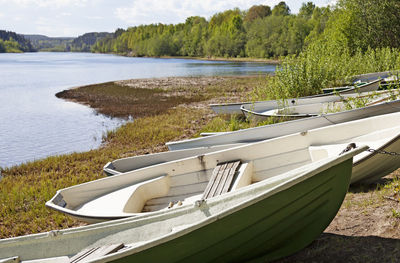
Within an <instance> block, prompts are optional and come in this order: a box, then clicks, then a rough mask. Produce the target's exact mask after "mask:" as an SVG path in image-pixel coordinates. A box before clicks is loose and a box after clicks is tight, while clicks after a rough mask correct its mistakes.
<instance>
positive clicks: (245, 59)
mask: <svg viewBox="0 0 400 263" xmlns="http://www.w3.org/2000/svg"><path fill="white" fill-rule="evenodd" d="M97 54H109V53H97ZM112 54H114V55H118V56H125V57H137V58H173V59H195V60H205V61H227V62H255V63H267V64H274V65H278V64H281V63H282V61H281V60H280V59H272V58H251V57H236V58H234V57H190V56H159V57H152V56H140V57H138V56H134V55H132V54H130V53H127V54H120V53H112Z"/></svg>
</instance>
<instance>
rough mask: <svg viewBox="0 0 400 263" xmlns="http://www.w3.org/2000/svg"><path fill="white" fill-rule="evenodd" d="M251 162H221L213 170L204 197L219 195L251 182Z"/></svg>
mask: <svg viewBox="0 0 400 263" xmlns="http://www.w3.org/2000/svg"><path fill="white" fill-rule="evenodd" d="M251 177H252V176H251V163H243V164H242V163H241V161H240V160H237V161H230V162H225V163H219V164H218V165H217V166H216V167H215V168H214V170H213V172H212V175H211V178H210V180H209V182H208V184H207V186H206V189H205V190H204V193H203V196H202V199H204V200H205V199H208V198H211V197H214V196H218V195H221V194H224V193H227V192H229V191H232V190H235V189H238V188H240V187H243V186H246V185H249V184H250V183H251Z"/></svg>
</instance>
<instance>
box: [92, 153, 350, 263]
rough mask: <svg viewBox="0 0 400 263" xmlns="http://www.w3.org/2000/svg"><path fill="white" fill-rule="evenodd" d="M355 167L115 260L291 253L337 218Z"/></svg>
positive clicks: (259, 257)
mask: <svg viewBox="0 0 400 263" xmlns="http://www.w3.org/2000/svg"><path fill="white" fill-rule="evenodd" d="M351 167H352V160H351V159H349V160H347V161H345V162H343V163H341V164H338V165H335V166H333V167H331V168H329V169H327V170H325V171H323V172H321V173H319V174H318V175H315V176H313V177H311V178H308V179H306V180H305V181H303V182H301V183H298V184H296V185H295V186H292V187H290V188H288V189H286V190H283V191H281V192H279V193H277V194H275V195H274V196H272V197H269V198H266V199H261V200H259V201H258V202H256V203H254V204H252V205H250V206H248V207H245V208H243V209H241V210H239V211H236V212H234V213H232V214H229V215H226V216H223V217H220V218H218V219H217V220H216V221H214V222H212V223H210V224H208V225H206V226H203V227H201V228H198V229H196V230H194V231H190V232H188V233H186V234H184V235H182V236H180V237H177V238H175V239H172V240H170V241H167V242H164V243H162V244H159V245H157V246H154V247H150V248H147V249H144V250H141V251H137V252H136V251H135V250H133V251H127V253H125V254H120V255H119V256H118V257H119V258H115V257H111V258H110V259H109V260H110V261H112V262H244V261H248V260H256V261H263V262H264V261H272V260H276V259H279V258H282V257H285V256H288V255H291V254H293V253H295V252H296V251H299V250H300V249H302V248H304V247H305V246H307V245H308V244H310V243H311V242H312V241H313V240H314V239H315V238H317V237H318V236H319V235H320V234H321V233H322V232H323V231H324V229H325V228H326V227H327V226H328V225H329V224H330V222H331V221H332V219H333V218H334V217H335V215H336V213H337V211H338V210H339V208H340V206H341V203H342V202H343V199H344V196H345V194H346V192H347V189H348V186H349V181H350V176H351V169H352V168H351ZM204 212H205V213H206V212H207V207H205V208H204ZM130 253H131V254H130ZM99 262H109V261H108V259H107V260H105V261H99Z"/></svg>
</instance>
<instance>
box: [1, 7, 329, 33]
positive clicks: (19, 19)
mask: <svg viewBox="0 0 400 263" xmlns="http://www.w3.org/2000/svg"><path fill="white" fill-rule="evenodd" d="M280 1H281V0H229V1H225V0H223V1H221V0H0V7H1V8H0V30H7V31H13V32H17V33H20V34H41V35H47V36H50V37H77V36H79V35H82V34H84V33H88V32H114V31H115V30H116V29H117V28H123V29H126V28H128V27H130V26H137V25H141V24H151V23H164V24H177V23H183V22H185V20H186V18H187V17H189V16H202V17H205V18H206V19H209V18H210V17H211V16H212V15H214V14H215V13H218V12H222V11H225V10H228V9H232V8H235V7H238V8H240V9H241V10H247V9H249V8H250V7H251V6H253V5H260V4H263V5H268V6H270V7H273V6H275V5H276V4H278V3H279V2H280ZM306 1H307V0H304V2H306ZM285 2H286V4H287V5H288V6H289V8H290V10H291V13H294V14H295V13H297V12H298V10H299V9H300V7H301V3H302V1H298V0H286V1H285ZM313 2H314V3H315V4H316V5H317V6H327V5H328V4H332V3H334V2H333V0H314V1H313Z"/></svg>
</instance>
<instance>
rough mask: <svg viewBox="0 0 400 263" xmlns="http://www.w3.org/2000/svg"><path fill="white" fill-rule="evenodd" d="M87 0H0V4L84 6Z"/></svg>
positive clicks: (53, 6) (57, 6) (52, 6)
mask: <svg viewBox="0 0 400 263" xmlns="http://www.w3.org/2000/svg"><path fill="white" fill-rule="evenodd" d="M87 2H88V0H0V4H3V3H4V4H14V5H18V6H20V7H30V6H35V7H51V8H60V7H64V6H85V5H86V3H87Z"/></svg>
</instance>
